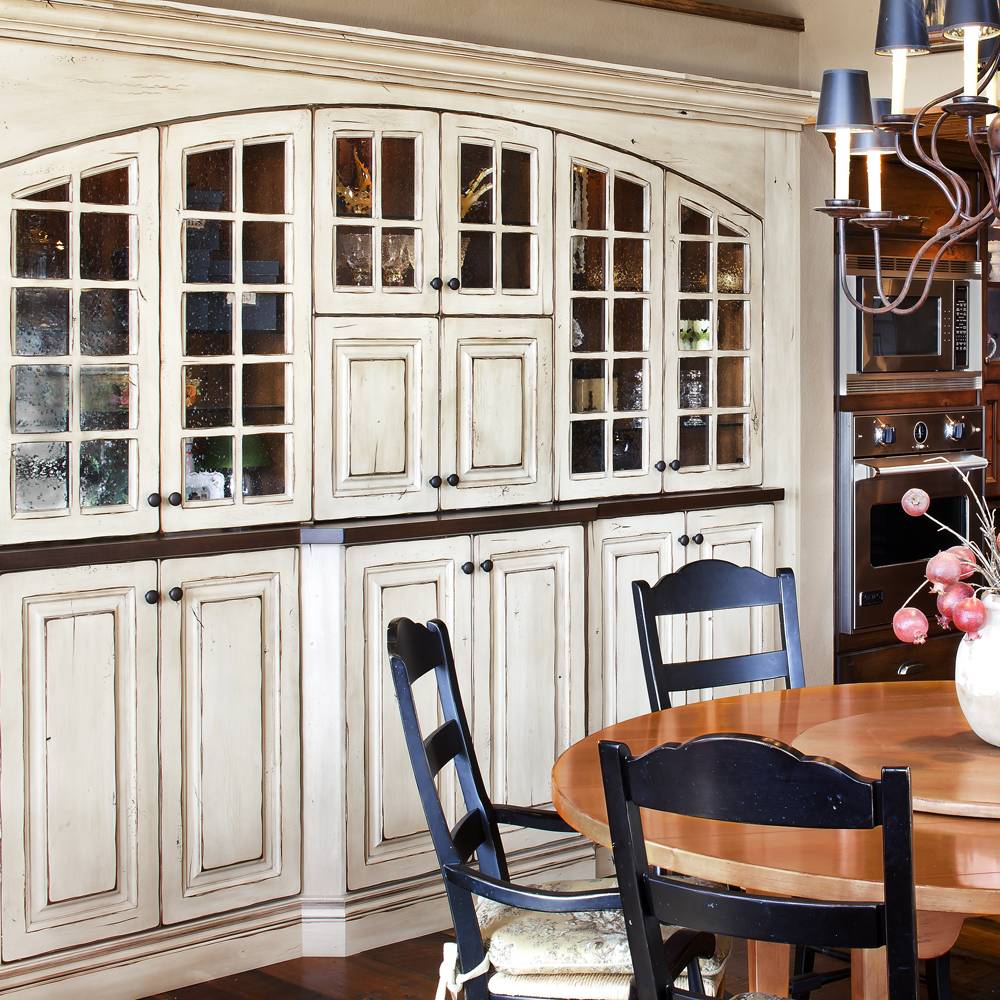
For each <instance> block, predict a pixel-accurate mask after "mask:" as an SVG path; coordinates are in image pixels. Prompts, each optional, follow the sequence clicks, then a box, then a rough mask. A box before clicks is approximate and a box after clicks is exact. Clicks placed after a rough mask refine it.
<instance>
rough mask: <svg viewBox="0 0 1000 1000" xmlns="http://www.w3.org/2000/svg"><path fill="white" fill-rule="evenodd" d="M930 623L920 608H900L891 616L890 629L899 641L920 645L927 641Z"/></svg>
mask: <svg viewBox="0 0 1000 1000" xmlns="http://www.w3.org/2000/svg"><path fill="white" fill-rule="evenodd" d="M929 629H930V623H929V622H928V621H927V615H925V614H924V613H923V611H921V610H920V608H900V609H899V610H898V611H897V612H896V613H895V614H894V615H893V616H892V630H893V632H895V633H896V638H897V639H899V641H900V642H911V643H914V644H915V645H917V646H922V645H923V644H924V643H925V642H926V641H927V632H928V630H929Z"/></svg>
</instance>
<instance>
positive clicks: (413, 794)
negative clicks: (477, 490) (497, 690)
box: [345, 535, 472, 889]
mask: <svg viewBox="0 0 1000 1000" xmlns="http://www.w3.org/2000/svg"><path fill="white" fill-rule="evenodd" d="M471 550H472V546H471V543H470V541H469V537H468V536H467V535H462V536H460V537H457V538H434V539H429V540H427V541H415V542H400V543H393V544H385V545H361V546H357V547H355V548H351V549H349V550H348V552H347V568H346V579H347V602H346V607H347V628H346V640H345V649H346V663H347V691H346V694H347V718H348V719H349V720H350V725H349V726H348V732H347V838H348V849H347V882H348V886H349V888H351V889H358V888H363V887H365V886H370V885H377V884H379V883H383V882H390V881H394V880H396V879H402V878H408V877H410V876H413V875H420V874H424V873H427V872H430V871H434V870H435V869H436V868H437V859H436V857H435V855H434V849H433V845H432V844H431V839H430V834H429V833H428V832H427V824H426V823H425V821H424V813H423V809H422V808H421V806H420V798H419V796H418V795H417V786H416V782H415V781H414V780H413V772H412V771H411V769H410V764H409V758H408V756H407V752H406V742H405V740H404V738H403V727H402V724H401V723H400V719H399V709H398V707H397V705H396V695H395V691H394V689H393V685H392V675H391V673H390V671H389V656H388V653H387V652H386V630H387V629H388V627H389V623H390V622H391V621H392V620H393V619H394V618H400V617H405V618H411V619H413V621H418V622H426V621H429V620H430V619H431V618H440V619H441V620H442V621H443V622H444V623H445V624H446V625H447V626H448V629H449V631H450V633H451V642H452V648H453V650H454V653H455V665H456V668H457V670H458V675H459V679H460V683H461V686H462V692H463V698H464V699H465V700H466V703H467V704H468V703H469V698H470V697H471V684H470V675H471V664H470V637H471V627H470V626H471V621H470V619H471V614H472V586H471V583H470V577H469V575H468V574H467V572H464V571H463V569H462V567H463V566H465V569H466V570H469V569H471V564H469V560H470V556H471V554H472V551H471ZM414 696H415V698H416V703H417V712H418V716H419V718H420V721H421V725H422V726H423V728H424V732H425V733H428V734H429V733H430V732H432V731H433V730H434V729H435V728H436V727H437V726H438V725H440V724H441V722H442V721H443V720H442V719H441V715H440V711H439V706H438V701H437V687H436V683H435V676H434V673H433V672H431V673H429V674H425V675H424V676H423V677H421V678H420V680H418V681H417V683H416V684H415V685H414ZM438 787H439V792H440V795H441V801H442V805H443V807H444V810H445V814H446V815H447V816H448V817H449V818H450V820H451V821H452V822H454V821H455V820H456V819H457V818H458V817H457V816H456V806H455V796H456V792H457V783H456V782H455V780H454V767H453V766H449V767H447V768H445V770H444V771H442V772H441V776H440V780H439V786H438Z"/></svg>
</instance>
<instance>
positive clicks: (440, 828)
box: [388, 618, 714, 1000]
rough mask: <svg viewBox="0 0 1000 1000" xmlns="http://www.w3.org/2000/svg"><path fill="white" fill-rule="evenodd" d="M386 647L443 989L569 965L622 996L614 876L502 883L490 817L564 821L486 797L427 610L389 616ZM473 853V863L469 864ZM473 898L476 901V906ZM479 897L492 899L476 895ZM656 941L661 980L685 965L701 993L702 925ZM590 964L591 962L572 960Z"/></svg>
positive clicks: (511, 991) (489, 985) (526, 822)
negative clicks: (421, 832) (432, 863)
mask: <svg viewBox="0 0 1000 1000" xmlns="http://www.w3.org/2000/svg"><path fill="white" fill-rule="evenodd" d="M388 648H389V657H390V666H391V670H392V678H393V683H394V685H395V690H396V697H397V700H398V702H399V710H400V715H401V717H402V723H403V731H404V733H405V737H406V746H407V750H408V752H409V756H410V763H411V764H412V766H413V773H414V776H415V778H416V781H417V788H418V791H419V794H420V801H421V804H422V806H423V810H424V815H425V817H426V819H427V826H428V829H429V830H430V835H431V840H432V841H433V844H434V850H435V852H436V854H437V857H438V861H439V863H440V865H441V874H442V877H443V879H444V885H445V890H446V894H447V898H448V904H449V906H450V908H451V915H452V920H453V923H454V926H455V936H456V942H457V967H455V966H453V965H452V962H453V960H454V953H452V958H451V960H450V959H449V955H448V947H449V946H448V945H446V946H445V949H446V957H445V962H444V963H442V970H441V971H442V982H443V983H445V984H446V985H449V986H451V987H452V988H457V987H459V986H461V985H462V984H463V982H464V989H465V992H466V997H467V998H468V1000H485V998H487V997H488V996H490V997H493V998H494V1000H520V998H521V997H522V996H523V995H524V994H523V993H521V992H519V988H520V989H526V988H528V987H530V989H526V992H527V995H530V996H533V997H539V996H550V995H551V996H573V995H574V994H573V993H572V992H571V990H572V988H573V984H574V982H575V980H574V978H573V977H574V975H575V976H583V977H584V978H585V981H586V985H588V986H589V987H591V988H593V987H594V986H595V985H597V984H598V983H599V984H600V985H601V986H602V988H603V987H605V986H606V987H607V992H606V993H603V992H601V993H587V994H586V995H588V996H599V997H601V998H605V997H606V1000H619V998H623V997H627V996H628V989H629V984H630V982H631V959H630V954H629V947H628V940H627V937H626V935H625V929H624V920H623V917H622V913H621V897H620V895H619V893H618V888H617V885H616V884H615V882H614V880H613V879H602V880H594V881H593V882H592V883H585V884H583V885H581V884H580V883H576V884H575V885H576V888H575V889H574V888H573V886H574V883H566V884H565V885H564V887H563V888H561V889H560V888H557V887H555V886H554V884H550V885H549V886H547V887H537V888H533V887H523V886H519V885H516V884H514V883H513V882H511V879H510V873H509V871H508V867H507V859H506V856H505V854H504V849H503V844H502V842H501V839H500V833H499V825H500V824H502V823H504V824H511V825H513V826H519V827H531V828H534V829H539V830H549V831H553V832H558V833H573V832H574V831H573V829H572V828H571V827H570V826H568V825H567V824H566V823H565V822H564V821H563V820H562V819H561V818H560V817H559V816H558V815H557V814H556V813H554V812H551V811H549V810H544V809H535V808H518V807H515V806H508V805H494V804H493V803H491V802H490V800H489V797H488V796H487V794H486V789H485V786H484V785H483V779H482V775H481V774H480V770H479V765H478V762H477V760H476V754H475V750H474V748H473V744H472V738H471V735H470V732H469V726H468V722H467V720H466V715H465V710H464V708H463V707H462V698H461V692H460V690H459V686H458V678H457V675H456V673H455V665H454V660H453V657H452V651H451V642H450V640H449V637H448V631H447V629H446V627H445V625H444V624H443V623H442V622H440V621H431V622H428V624H427V625H426V626H424V625H420V624H417V623H415V622H412V621H410V620H409V619H407V618H397V619H396V620H395V621H393V622H392V623H391V624H390V625H389V629H388ZM431 671H433V672H434V674H435V679H436V682H437V694H438V699H439V703H440V712H441V716H442V717H443V719H444V721H443V722H442V724H441V725H440V726H438V727H437V728H436V729H435V730H434V731H433V732H432V733H429V734H427V735H424V734H423V733H422V732H421V728H420V723H419V721H418V719H417V713H416V708H415V704H414V698H413V692H412V686H413V684H414V683H415V682H417V681H418V680H419V679H420V678H421V677H423V676H424V675H425V674H428V673H430V672H431ZM451 762H454V766H455V768H456V771H457V776H458V783H459V786H460V789H461V798H462V800H463V802H464V808H465V809H466V810H467V811H466V813H465V815H464V816H463V817H462V818H461V819H460V820H459V821H458V822H457V823H456V824H455V826H454V827H450V826H449V824H448V821H447V820H446V818H445V813H444V810H443V808H442V806H441V802H440V799H439V796H438V791H437V787H436V785H435V778H436V777H437V775H438V774H439V773H440V772H441V771H442V769H443V768H444V767H446V766H447V765H448V764H449V763H451ZM473 855H475V856H476V860H477V861H478V867H475V866H473V865H472V864H470V859H471V858H472V856H473ZM473 897H479V898H480V900H481V902H480V904H479V907H478V912H477V906H476V903H475V901H474V898H473ZM484 900H485V901H490V902H487V903H483V902H482V901H484ZM532 919H534V920H535V921H536V923H537V922H539V921H540V922H541V927H540V928H539V927H535V928H534V929H533V927H532V925H531V920H532ZM533 934H534V939H533V938H532V935H533ZM526 939H527V941H528V943H529V945H532V948H531V952H530V954H528V955H526V956H523V955H522V958H521V960H520V963H521V964H520V965H519V964H518V962H519V959H518V956H517V954H516V952H517V949H518V947H519V944H520V943H521V942H523V941H525V940H526ZM575 940H578V941H579V942H580V947H579V948H578V949H577V952H576V954H575V955H574V956H573V957H574V960H575V962H576V965H575V967H574V968H575V971H573V972H572V973H569V972H567V969H566V967H565V966H560V965H559V964H558V963H559V961H561V960H562V959H564V958H565V957H566V952H565V949H566V948H567V947H570V946H572V944H573V942H574V941H575ZM487 942H488V944H489V959H487ZM546 943H547V944H548V945H553V944H556V945H558V946H559V947H560V948H562V952H561V953H560V954H561V956H562V959H560V958H559V957H558V956H557V961H556V965H555V966H554V967H553V966H550V967H546V966H545V945H546ZM452 948H454V946H452ZM660 950H661V954H662V960H663V962H664V963H665V967H666V968H669V969H670V970H672V972H673V974H672V975H671V976H670V978H671V981H673V979H674V976H677V975H681V974H682V973H685V972H686V975H687V977H688V982H689V984H690V986H691V989H692V990H694V991H696V992H698V993H700V992H701V990H702V989H703V983H702V976H701V965H700V964H699V959H703V960H704V961H705V963H706V965H708V967H709V968H711V967H712V966H711V963H712V962H713V961H714V939H713V938H712V936H711V935H704V934H695V933H689V932H687V931H683V930H681V931H677V932H675V933H673V934H672V935H671V936H670V937H669V938H668V939H667V940H666V942H664V943H661V945H660ZM581 960H582V962H583V963H584V964H583V965H581V964H580V962H581ZM616 962H617V971H616V965H615V963H616ZM586 963H590V965H589V966H588V965H587V964H586ZM491 966H492V968H491ZM588 968H589V971H580V970H581V969H588ZM491 971H492V973H493V974H492V976H491V975H490V973H491ZM543 977H548V978H543ZM539 982H541V984H542V986H543V988H545V987H546V986H548V985H553V984H554V985H556V986H558V987H559V988H558V989H557V990H556V991H555V992H553V993H552V994H549V993H543V992H538V987H539ZM568 990H570V992H568ZM439 995H440V993H439Z"/></svg>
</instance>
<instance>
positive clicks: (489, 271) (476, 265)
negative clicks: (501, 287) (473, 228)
mask: <svg viewBox="0 0 1000 1000" xmlns="http://www.w3.org/2000/svg"><path fill="white" fill-rule="evenodd" d="M460 240H461V242H460V244H459V254H458V258H459V262H460V264H461V276H460V280H461V282H462V287H463V288H492V287H493V234H492V233H490V232H468V231H467V232H463V233H462V235H461V236H460Z"/></svg>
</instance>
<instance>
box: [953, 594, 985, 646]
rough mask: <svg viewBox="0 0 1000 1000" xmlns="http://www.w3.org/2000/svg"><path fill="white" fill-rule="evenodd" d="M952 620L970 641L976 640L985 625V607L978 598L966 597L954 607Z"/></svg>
mask: <svg viewBox="0 0 1000 1000" xmlns="http://www.w3.org/2000/svg"><path fill="white" fill-rule="evenodd" d="M952 620H953V621H954V622H955V625H956V627H957V628H960V629H961V630H962V631H963V632H965V634H966V635H967V636H968V637H969V638H970V639H978V638H979V632H980V629H982V627H983V626H984V625H985V624H986V605H985V604H983V602H982V601H981V600H979V598H978V597H967V598H966V599H965V600H964V601H959V602H958V604H956V605H955V608H954V610H953V611H952Z"/></svg>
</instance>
